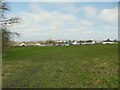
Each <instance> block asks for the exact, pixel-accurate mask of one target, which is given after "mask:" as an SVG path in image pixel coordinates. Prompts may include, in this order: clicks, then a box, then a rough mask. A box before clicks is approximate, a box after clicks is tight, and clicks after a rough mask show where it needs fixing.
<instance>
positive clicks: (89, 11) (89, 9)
mask: <svg viewBox="0 0 120 90" xmlns="http://www.w3.org/2000/svg"><path fill="white" fill-rule="evenodd" d="M81 10H83V11H84V12H85V16H86V17H87V18H94V17H95V16H96V13H97V9H96V8H95V7H93V6H84V7H82V8H81Z"/></svg>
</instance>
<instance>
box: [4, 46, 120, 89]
mask: <svg viewBox="0 0 120 90" xmlns="http://www.w3.org/2000/svg"><path fill="white" fill-rule="evenodd" d="M2 76H3V87H33V88H34V87H37V88H44V87H46V88H65V87H66V88H69V87H70V88H75V87H76V88H92V87H94V88H98V87H104V88H105V87H116V88H117V87H118V45H81V46H69V47H65V46H63V47H59V46H58V47H57V46H56V47H17V48H8V49H6V50H5V53H3V74H2Z"/></svg>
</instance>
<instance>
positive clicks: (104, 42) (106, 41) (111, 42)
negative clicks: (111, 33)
mask: <svg viewBox="0 0 120 90" xmlns="http://www.w3.org/2000/svg"><path fill="white" fill-rule="evenodd" d="M114 43H115V42H114V41H111V40H110V39H107V40H105V41H103V42H102V44H114Z"/></svg>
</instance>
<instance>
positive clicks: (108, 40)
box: [103, 39, 113, 42]
mask: <svg viewBox="0 0 120 90" xmlns="http://www.w3.org/2000/svg"><path fill="white" fill-rule="evenodd" d="M103 42H113V41H111V40H110V39H107V40H105V41H103Z"/></svg>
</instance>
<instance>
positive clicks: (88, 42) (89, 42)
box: [84, 40, 96, 44]
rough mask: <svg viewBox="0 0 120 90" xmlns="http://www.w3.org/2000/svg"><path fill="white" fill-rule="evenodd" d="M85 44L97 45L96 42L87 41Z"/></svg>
mask: <svg viewBox="0 0 120 90" xmlns="http://www.w3.org/2000/svg"><path fill="white" fill-rule="evenodd" d="M84 44H96V42H95V41H94V40H88V41H85V42H84Z"/></svg>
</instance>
